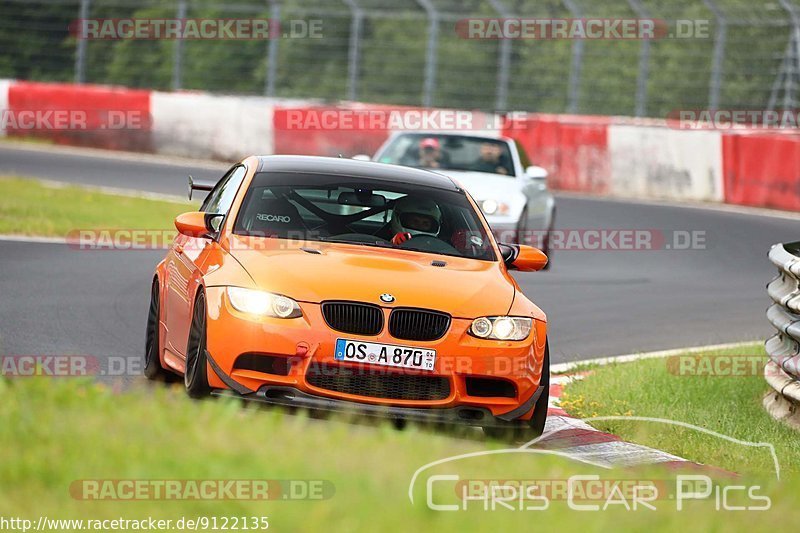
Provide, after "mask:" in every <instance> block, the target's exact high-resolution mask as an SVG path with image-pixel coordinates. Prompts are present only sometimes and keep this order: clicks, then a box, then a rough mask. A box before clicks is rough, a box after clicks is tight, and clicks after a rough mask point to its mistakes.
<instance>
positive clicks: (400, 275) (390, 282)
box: [231, 235, 516, 318]
mask: <svg viewBox="0 0 800 533" xmlns="http://www.w3.org/2000/svg"><path fill="white" fill-rule="evenodd" d="M231 245H232V246H231V249H232V251H231V253H232V254H233V256H234V257H235V258H236V260H237V261H239V263H241V265H242V266H243V267H244V268H245V270H247V272H248V273H249V275H250V277H251V278H252V279H253V281H254V282H255V284H256V286H257V287H258V288H259V289H263V290H266V291H270V292H275V293H278V294H283V295H286V296H289V297H291V298H294V299H295V300H298V301H304V302H312V303H319V302H322V301H325V300H352V301H360V302H370V303H374V304H378V305H381V301H380V295H381V294H384V293H389V294H391V295H392V296H394V298H395V302H394V304H393V305H397V306H402V307H406V306H408V307H423V308H427V309H435V310H439V311H444V312H447V313H450V314H451V315H453V316H455V317H461V318H475V317H477V316H482V315H493V314H505V313H506V312H508V310H509V308H510V307H511V304H512V302H513V300H514V293H515V290H516V286H515V283H514V281H513V279H512V278H511V276H509V275H508V273H507V272H506V271H505V269H504V268H503V267H502V266H501V263H500V262H492V261H478V260H473V259H465V258H459V257H449V256H442V255H436V254H427V253H419V252H411V251H407V250H396V249H385V248H374V247H368V246H359V245H349V244H338V243H321V242H305V243H293V242H292V241H287V240H282V239H262V238H256V237H242V236H236V235H234V236H232V241H231ZM304 249H305V250H314V251H316V252H318V253H316V252H313V253H309V252H308V251H304ZM435 260H440V261H445V262H446V263H447V264H446V266H443V267H442V266H433V265H431V262H432V261H435Z"/></svg>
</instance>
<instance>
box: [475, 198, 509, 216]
mask: <svg viewBox="0 0 800 533" xmlns="http://www.w3.org/2000/svg"><path fill="white" fill-rule="evenodd" d="M508 209H509V207H508V204H506V203H504V202H498V201H497V200H491V199H490V200H484V201H483V202H481V211H483V212H484V213H485V214H487V215H506V214H508Z"/></svg>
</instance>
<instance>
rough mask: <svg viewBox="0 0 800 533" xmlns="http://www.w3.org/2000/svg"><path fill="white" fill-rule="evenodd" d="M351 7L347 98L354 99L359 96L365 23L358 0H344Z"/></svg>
mask: <svg viewBox="0 0 800 533" xmlns="http://www.w3.org/2000/svg"><path fill="white" fill-rule="evenodd" d="M344 3H345V4H347V5H348V6H349V7H350V11H351V12H352V17H353V18H352V20H351V21H350V44H349V46H348V50H347V99H348V100H350V101H354V100H355V99H356V98H358V62H359V56H360V55H361V27H362V26H363V23H364V11H363V10H362V9H361V7H359V5H358V3H357V2H356V0H344Z"/></svg>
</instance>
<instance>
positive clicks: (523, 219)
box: [514, 206, 530, 244]
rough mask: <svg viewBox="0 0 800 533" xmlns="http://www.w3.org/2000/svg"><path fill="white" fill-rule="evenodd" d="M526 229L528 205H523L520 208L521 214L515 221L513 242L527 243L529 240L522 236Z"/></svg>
mask: <svg viewBox="0 0 800 533" xmlns="http://www.w3.org/2000/svg"><path fill="white" fill-rule="evenodd" d="M527 231H528V207H527V206H526V207H524V208H523V209H522V214H520V216H519V222H517V234H516V235H515V236H514V244H528V242H530V241H529V240H528V239H525V238H523V236H524V235H525V233H526V232H527Z"/></svg>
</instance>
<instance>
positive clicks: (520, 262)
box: [499, 243, 547, 272]
mask: <svg viewBox="0 0 800 533" xmlns="http://www.w3.org/2000/svg"><path fill="white" fill-rule="evenodd" d="M499 246H500V254H501V255H502V256H503V261H504V262H505V264H506V267H507V268H508V269H510V270H519V271H520V272H536V271H537V270H541V269H543V268H544V267H545V266H546V265H547V256H546V255H545V254H544V252H543V251H541V250H540V249H538V248H534V247H533V246H527V245H524V244H503V243H501V244H500V245H499Z"/></svg>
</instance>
